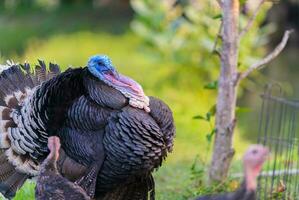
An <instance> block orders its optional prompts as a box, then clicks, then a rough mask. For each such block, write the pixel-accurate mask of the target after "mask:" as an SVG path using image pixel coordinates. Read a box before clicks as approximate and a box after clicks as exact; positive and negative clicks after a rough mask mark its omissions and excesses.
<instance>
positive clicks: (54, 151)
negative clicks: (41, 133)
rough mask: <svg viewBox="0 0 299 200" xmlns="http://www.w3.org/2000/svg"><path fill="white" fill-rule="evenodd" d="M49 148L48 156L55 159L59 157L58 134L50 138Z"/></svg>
mask: <svg viewBox="0 0 299 200" xmlns="http://www.w3.org/2000/svg"><path fill="white" fill-rule="evenodd" d="M48 148H49V150H50V154H49V156H48V157H52V158H53V159H54V160H55V161H57V160H58V158H59V149H60V139H59V137H57V136H51V137H49V138H48Z"/></svg>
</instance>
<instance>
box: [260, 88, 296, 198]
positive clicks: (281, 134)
mask: <svg viewBox="0 0 299 200" xmlns="http://www.w3.org/2000/svg"><path fill="white" fill-rule="evenodd" d="M262 99H263V103H262V109H261V114H260V121H259V136H258V142H259V143H261V144H264V145H266V146H268V147H269V148H270V150H271V159H269V161H267V163H266V165H265V168H264V171H263V172H262V173H261V175H260V177H259V180H258V199H261V200H262V199H267V200H271V199H284V200H299V158H298V153H299V124H298V122H299V121H298V120H299V116H298V111H299V101H296V100H290V99H287V98H285V97H284V94H283V91H282V89H281V88H280V86H278V85H271V86H267V87H266V88H265V92H264V94H263V95H262Z"/></svg>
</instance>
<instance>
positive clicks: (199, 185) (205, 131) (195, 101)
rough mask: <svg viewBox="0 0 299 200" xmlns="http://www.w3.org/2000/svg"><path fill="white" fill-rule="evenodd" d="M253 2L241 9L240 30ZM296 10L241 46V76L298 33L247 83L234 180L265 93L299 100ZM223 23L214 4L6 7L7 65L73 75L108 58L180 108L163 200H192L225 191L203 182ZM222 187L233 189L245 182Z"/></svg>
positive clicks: (101, 0) (26, 1)
mask: <svg viewBox="0 0 299 200" xmlns="http://www.w3.org/2000/svg"><path fill="white" fill-rule="evenodd" d="M255 3H256V1H255V0H248V1H241V4H242V15H241V21H240V25H241V26H243V25H244V24H246V21H247V20H248V18H249V16H250V15H251V14H252V10H253V9H254V6H255ZM298 10H299V2H298V0H288V1H281V2H277V3H275V4H272V3H271V2H267V3H266V4H265V5H264V6H263V8H262V9H261V12H260V14H259V15H258V17H257V20H256V23H255V24H254V26H253V27H252V29H251V30H250V32H249V33H248V34H247V35H246V36H245V38H244V39H243V40H242V41H241V45H240V63H239V68H240V69H241V70H242V69H246V67H248V65H250V64H252V63H253V62H255V61H256V60H257V59H258V58H260V57H262V56H263V55H265V54H266V53H267V52H268V51H269V50H270V49H271V48H273V47H274V46H275V45H276V44H277V43H278V42H279V41H280V38H281V36H282V34H283V31H284V30H285V29H287V28H294V29H295V30H297V33H295V34H293V36H292V38H291V40H290V42H289V45H288V46H287V48H286V50H285V51H284V52H283V54H282V55H281V56H280V57H279V58H278V59H276V60H275V61H273V62H271V63H270V64H269V65H270V66H269V67H268V68H266V69H265V70H263V71H262V72H257V73H254V74H253V75H252V76H251V77H249V78H248V79H247V80H245V81H244V82H243V83H242V87H241V89H240V91H239V100H238V110H237V116H238V121H239V123H238V127H237V129H236V134H235V140H234V145H235V148H236V150H237V154H236V156H235V158H234V159H235V161H234V163H233V166H232V170H231V173H236V172H241V164H240V158H241V156H242V153H243V152H244V150H245V149H246V147H247V146H248V144H249V143H255V142H256V140H257V139H256V138H257V130H258V128H257V126H258V114H259V108H260V104H261V101H260V99H259V95H260V94H261V92H262V90H263V86H264V85H265V84H266V83H269V82H279V83H281V84H282V86H283V87H284V89H285V90H286V91H287V92H288V93H290V95H293V96H295V97H298V98H299V93H298V92H296V91H298V89H299V84H298V78H297V77H298V75H297V74H298V72H299V68H298V63H299V57H298V53H299V39H298V38H299V37H298V27H299V14H298ZM220 18H221V15H220V9H219V7H218V5H217V3H216V1H215V2H214V1H209V0H198V1H194V0H177V1H175V0H161V1H151V0H132V1H131V2H130V1H128V0H2V1H0V53H1V58H0V61H1V62H3V63H4V62H5V61H6V60H7V59H13V60H14V61H16V62H24V61H29V62H31V63H36V62H37V59H44V60H45V61H51V62H56V63H58V64H60V66H62V67H63V68H64V69H66V68H68V67H69V66H74V67H75V66H84V65H85V64H86V61H87V59H88V58H89V57H90V56H91V55H93V54H107V55H109V56H110V57H111V58H112V60H113V62H114V64H115V66H117V69H118V70H119V71H120V72H121V73H123V74H126V75H128V76H130V77H132V78H134V79H135V80H137V81H138V82H139V83H140V84H141V85H142V86H143V88H144V90H145V92H146V94H148V95H152V96H157V97H159V98H161V99H162V100H164V101H165V102H166V103H167V104H169V106H170V107H171V109H172V110H173V113H174V118H175V123H176V127H177V136H176V140H175V147H174V152H173V153H172V154H171V155H169V157H168V158H167V161H166V163H164V165H163V166H162V167H161V168H160V169H159V170H158V171H157V172H156V173H155V177H156V180H157V184H156V189H157V192H156V193H157V199H158V200H162V199H163V200H164V199H178V200H179V199H188V198H192V197H194V196H195V195H198V194H203V193H207V192H210V191H217V190H222V189H219V188H221V187H219V186H218V187H216V188H207V187H205V176H204V174H205V170H206V167H207V164H208V162H209V158H210V153H211V152H210V150H211V144H212V139H213V122H214V118H213V114H214V113H213V110H214V109H213V107H214V105H215V101H216V99H215V97H216V94H217V93H216V88H217V82H216V80H217V77H218V73H219V59H218V56H217V51H218V50H219V44H218V46H217V48H214V46H215V38H216V36H217V32H218V29H219V25H220ZM218 43H220V42H218ZM194 116H197V117H194ZM202 116H204V117H205V118H207V117H208V119H206V120H199V118H201V117H202ZM194 118H197V119H194ZM225 186H229V187H226V188H225V189H226V190H233V189H235V188H236V187H237V186H238V183H237V182H235V181H234V180H229V182H228V183H226V185H225ZM33 191H34V184H33V183H30V182H28V183H27V184H26V185H25V186H24V187H23V188H22V190H21V191H20V192H19V193H18V195H17V197H16V198H15V199H26V200H27V199H28V200H30V199H33V198H34V192H33Z"/></svg>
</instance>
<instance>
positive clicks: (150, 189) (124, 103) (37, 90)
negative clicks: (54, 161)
mask: <svg viewBox="0 0 299 200" xmlns="http://www.w3.org/2000/svg"><path fill="white" fill-rule="evenodd" d="M1 68H2V70H1V74H0V149H1V150H0V160H1V162H0V192H1V193H2V194H3V195H4V196H5V197H7V198H12V197H13V196H14V195H15V193H16V191H17V190H18V189H19V188H20V187H21V186H22V185H23V183H24V182H25V181H26V179H28V178H31V177H35V176H37V175H38V173H39V170H40V164H41V162H42V161H43V160H44V159H45V158H46V156H47V155H48V153H49V150H48V148H47V141H48V137H50V136H58V137H59V138H60V140H61V158H60V159H59V161H58V169H59V171H60V172H61V174H62V175H63V176H64V177H67V178H68V179H69V180H71V181H74V182H76V183H77V184H78V185H80V186H81V187H82V188H83V189H84V190H86V192H87V194H88V195H89V196H90V197H95V198H97V199H103V198H106V197H107V195H108V196H109V195H113V194H115V193H117V192H124V193H126V190H130V192H127V194H131V196H132V198H131V199H134V198H135V197H134V196H138V198H135V199H147V198H148V195H149V196H150V197H151V199H154V180H153V177H152V175H151V173H152V172H153V170H155V169H157V168H158V167H159V166H160V165H161V164H162V161H163V159H164V158H165V157H166V156H167V154H168V153H169V152H171V151H172V148H173V139H174V135H175V126H174V122H173V116H172V112H171V110H170V108H169V107H168V106H167V105H166V104H165V103H164V102H162V101H161V100H159V99H157V98H154V97H147V96H146V95H145V94H144V92H143V89H142V87H141V86H140V85H139V84H138V83H137V82H135V81H134V80H132V79H130V78H129V77H126V76H124V75H122V74H120V73H118V72H117V70H116V69H115V67H114V66H113V64H112V62H111V60H110V59H109V57H108V56H105V55H96V56H93V57H91V58H90V59H89V61H88V63H87V66H86V67H83V68H82V67H81V68H80V67H79V68H74V69H71V68H70V69H68V70H66V71H65V72H63V73H61V72H60V68H59V66H58V65H56V64H52V63H50V64H49V67H48V68H47V66H46V64H45V63H44V62H43V61H39V64H38V65H37V66H35V67H34V69H31V67H30V65H29V64H28V63H25V64H14V63H8V65H3V66H2V67H1ZM136 184H137V185H139V189H138V188H136V187H134V186H135V185H136ZM144 191H146V192H144ZM141 194H142V195H143V196H142V197H140V195H141ZM105 196H106V197H105Z"/></svg>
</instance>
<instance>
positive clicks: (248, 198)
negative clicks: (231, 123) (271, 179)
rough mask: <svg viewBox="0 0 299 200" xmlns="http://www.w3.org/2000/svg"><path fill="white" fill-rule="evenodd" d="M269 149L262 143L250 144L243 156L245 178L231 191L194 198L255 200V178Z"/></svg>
mask: <svg viewBox="0 0 299 200" xmlns="http://www.w3.org/2000/svg"><path fill="white" fill-rule="evenodd" d="M268 154H269V150H268V149H267V148H266V147H264V146H262V145H252V146H250V147H249V148H248V150H247V151H246V153H245V154H244V156H243V165H244V175H245V180H244V182H243V184H242V185H241V187H240V188H239V189H238V190H237V191H236V192H233V193H228V194H221V195H215V196H202V197H199V198H197V199H196V200H256V186H257V182H256V179H257V177H258V175H259V173H260V171H261V169H262V166H263V163H264V162H265V160H266V159H267V157H268Z"/></svg>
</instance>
